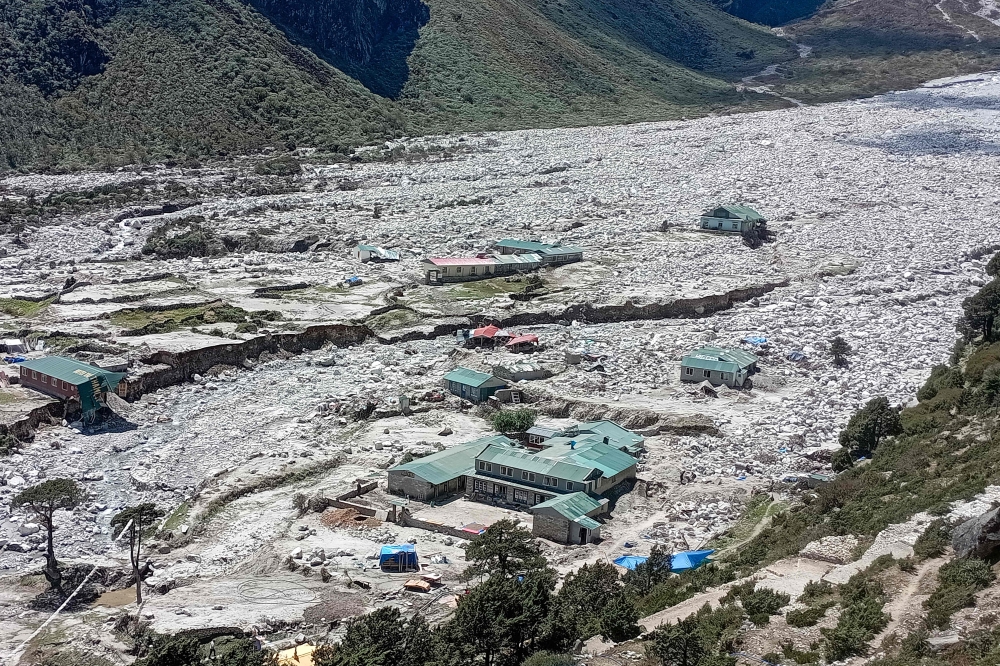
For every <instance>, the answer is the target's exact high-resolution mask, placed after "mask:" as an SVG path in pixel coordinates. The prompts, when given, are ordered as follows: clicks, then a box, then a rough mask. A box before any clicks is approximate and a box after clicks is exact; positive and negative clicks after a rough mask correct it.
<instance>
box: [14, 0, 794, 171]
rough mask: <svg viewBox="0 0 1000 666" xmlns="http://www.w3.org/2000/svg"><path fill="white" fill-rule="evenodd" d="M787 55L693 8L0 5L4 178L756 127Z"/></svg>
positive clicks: (464, 3)
mask: <svg viewBox="0 0 1000 666" xmlns="http://www.w3.org/2000/svg"><path fill="white" fill-rule="evenodd" d="M793 55H794V50H793V49H792V47H791V45H790V44H789V43H788V42H787V41H785V40H782V39H780V38H778V37H776V36H774V35H772V34H770V33H769V32H768V31H767V30H766V29H764V28H762V27H760V26H753V25H750V24H748V23H746V22H744V21H741V20H739V19H736V18H734V17H732V16H730V15H728V14H726V13H724V12H722V11H720V10H718V9H716V8H715V7H714V6H712V5H710V4H708V3H706V2H704V0H663V1H657V2H639V3H633V2H625V1H624V0H615V1H614V2H610V3H598V2H595V1H593V0H565V1H562V2H541V3H537V2H534V1H529V0H488V1H486V2H479V1H476V2H471V1H470V0H431V1H430V2H429V3H427V4H424V3H422V2H420V1H419V0H306V1H304V2H300V3H284V2H281V3H279V2H276V1H274V0H253V2H252V3H244V2H241V1H240V0H27V1H25V0H0V56H2V57H0V61H2V63H3V64H2V65H0V87H2V92H3V93H4V94H3V95H2V101H0V105H2V108H0V123H2V125H0V152H2V154H3V157H2V158H0V163H2V164H5V166H8V167H18V166H22V165H26V164H32V165H37V164H42V165H44V164H50V165H67V164H72V163H73V162H91V163H92V162H98V163H100V162H101V161H107V162H118V161H122V160H126V161H128V160H133V159H142V158H143V156H160V157H163V156H168V155H173V156H178V155H180V156H183V155H185V154H190V155H210V154H218V153H233V152H240V151H246V150H253V149H257V148H260V147H262V146H265V145H273V144H276V143H284V142H291V143H296V144H299V145H302V144H306V145H318V146H322V147H325V148H331V149H337V148H342V147H345V146H353V145H356V144H358V143H361V142H366V141H373V140H379V139H384V138H388V137H392V136H395V135H399V134H403V133H407V134H416V133H422V132H428V131H441V130H453V129H458V130H463V129H478V128H498V129H506V128H521V127H535V126H551V125H568V124H587V123H602V122H613V121H624V120H635V119H652V118H668V117H680V116H683V115H695V114H701V113H705V112H709V111H712V110H716V109H718V110H723V109H739V108H759V106H755V105H760V104H761V100H762V98H761V96H759V95H754V94H747V95H742V94H737V93H736V91H735V89H734V88H733V86H732V84H731V81H733V80H736V79H738V78H739V77H741V76H743V75H744V74H746V73H750V72H753V71H757V70H759V69H760V68H762V67H763V66H765V65H766V64H769V63H771V62H774V61H781V60H787V59H789V58H791V57H793ZM766 104H770V105H773V102H769V101H768V102H766Z"/></svg>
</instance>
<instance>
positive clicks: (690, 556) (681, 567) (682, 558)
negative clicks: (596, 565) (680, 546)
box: [615, 550, 715, 573]
mask: <svg viewBox="0 0 1000 666" xmlns="http://www.w3.org/2000/svg"><path fill="white" fill-rule="evenodd" d="M714 552H715V551H714V550H686V551H684V552H682V553H674V556H673V559H672V560H671V561H670V571H672V572H673V573H680V572H682V571H687V570H688V569H697V568H698V567H700V566H701V565H702V564H704V563H705V560H706V559H707V558H708V556H709V555H711V554H712V553H714ZM648 559H649V558H648V557H641V556H639V555H622V556H621V557H618V558H616V559H615V564H617V565H618V566H620V567H625V568H626V569H628V570H629V571H632V570H633V569H635V568H636V567H637V566H639V565H640V564H642V563H643V562H645V561H646V560H648Z"/></svg>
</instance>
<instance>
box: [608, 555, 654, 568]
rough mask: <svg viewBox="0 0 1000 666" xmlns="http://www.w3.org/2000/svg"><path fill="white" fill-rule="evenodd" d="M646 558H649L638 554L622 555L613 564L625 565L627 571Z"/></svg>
mask: <svg viewBox="0 0 1000 666" xmlns="http://www.w3.org/2000/svg"><path fill="white" fill-rule="evenodd" d="M647 559H649V558H647V557H640V556H638V555H622V556H621V557H619V558H617V559H616V560H615V564H617V565H618V566H620V567H625V568H626V569H628V570H629V571H632V570H633V569H635V568H636V567H637V566H639V565H640V564H642V563H643V562H645V561H646V560H647Z"/></svg>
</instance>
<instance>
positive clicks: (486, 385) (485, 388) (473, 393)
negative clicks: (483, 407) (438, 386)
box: [444, 368, 507, 402]
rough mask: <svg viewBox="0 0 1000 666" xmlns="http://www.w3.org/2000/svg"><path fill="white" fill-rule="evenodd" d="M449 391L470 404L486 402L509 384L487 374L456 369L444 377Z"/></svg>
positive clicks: (467, 369) (466, 369)
mask: <svg viewBox="0 0 1000 666" xmlns="http://www.w3.org/2000/svg"><path fill="white" fill-rule="evenodd" d="M444 381H445V385H446V386H447V387H448V391H449V392H451V393H453V394H455V395H457V396H458V397H460V398H464V399H465V400H468V401H470V402H485V401H486V400H488V399H489V397H490V396H491V395H493V394H494V393H496V392H497V391H499V390H500V389H502V388H507V382H505V381H504V380H502V379H497V378H496V377H494V376H493V375H490V374H487V373H485V372H477V371H475V370H470V369H469V368H455V369H454V370H452V371H451V372H449V373H448V374H446V375H445V376H444Z"/></svg>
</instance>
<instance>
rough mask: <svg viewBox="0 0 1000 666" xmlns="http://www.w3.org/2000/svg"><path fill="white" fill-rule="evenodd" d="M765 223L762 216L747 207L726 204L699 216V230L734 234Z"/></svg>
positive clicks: (750, 229)
mask: <svg viewBox="0 0 1000 666" xmlns="http://www.w3.org/2000/svg"><path fill="white" fill-rule="evenodd" d="M766 223H767V220H765V219H764V216H763V215H761V214H760V213H758V212H757V211H755V210H754V209H753V208H750V207H749V206H740V205H732V204H727V205H724V206H716V207H715V208H712V209H710V210H707V211H705V212H704V213H702V215H701V228H702V229H705V230H708V231H726V232H729V233H734V234H741V233H744V232H749V231H753V230H754V229H756V228H758V227H760V226H763V225H765V224H766Z"/></svg>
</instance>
